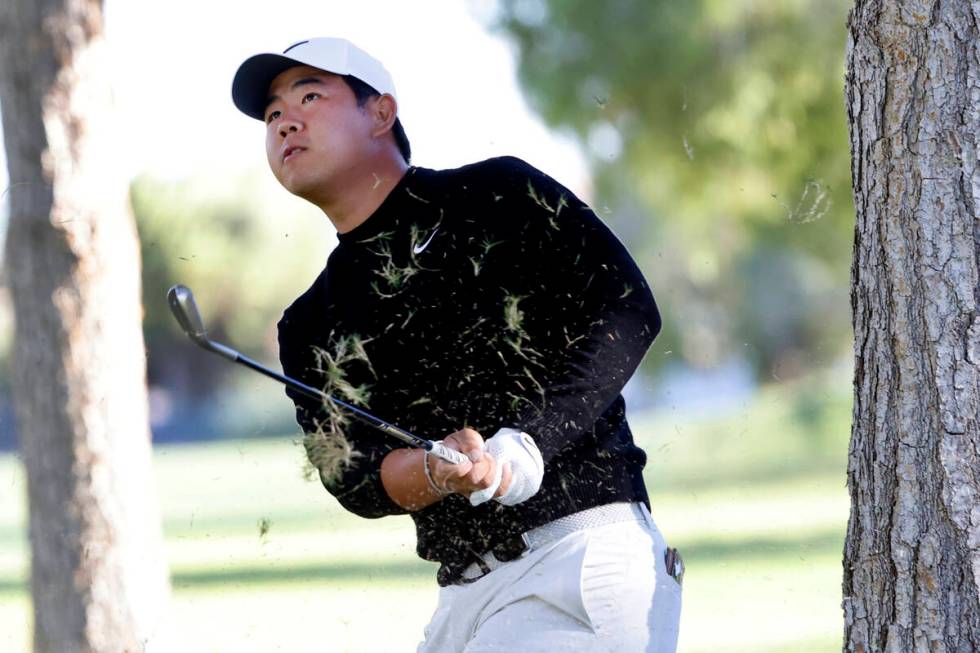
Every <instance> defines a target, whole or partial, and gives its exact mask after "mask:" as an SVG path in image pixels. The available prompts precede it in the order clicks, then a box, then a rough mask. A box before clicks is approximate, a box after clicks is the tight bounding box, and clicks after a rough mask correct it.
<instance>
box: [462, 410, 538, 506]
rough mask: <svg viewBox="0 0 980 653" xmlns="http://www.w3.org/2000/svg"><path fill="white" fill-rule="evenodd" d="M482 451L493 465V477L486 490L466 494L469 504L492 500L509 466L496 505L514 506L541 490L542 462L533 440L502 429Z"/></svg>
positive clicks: (522, 434) (526, 435)
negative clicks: (507, 479)
mask: <svg viewBox="0 0 980 653" xmlns="http://www.w3.org/2000/svg"><path fill="white" fill-rule="evenodd" d="M483 449H484V451H486V452H487V453H489V454H490V455H491V456H493V458H494V460H496V461H497V474H496V477H495V478H494V481H493V483H492V484H491V485H490V487H488V488H486V489H483V490H479V491H478V492H473V493H472V494H470V504H471V505H474V506H478V505H480V504H481V503H486V502H487V501H489V500H490V499H492V498H493V495H494V493H496V491H497V488H499V487H500V481H501V478H502V477H503V472H504V465H505V464H506V463H510V486H509V487H508V488H507V492H505V493H504V494H502V495H500V496H499V497H497V502H498V503H502V504H504V505H505V506H514V505H517V504H518V503H521V502H522V501H527V500H528V499H530V498H531V497H533V496H534V495H535V493H536V492H537V491H538V490H539V489H540V488H541V479H542V478H544V460H542V459H541V452H540V451H539V450H538V445H536V444H534V439H533V438H531V436H530V435H528V434H527V433H522V432H521V431H518V430H517V429H512V428H502V429H500V430H499V431H497V432H496V433H494V435H493V437H492V438H490V439H489V440H487V441H486V442H485V443H484V446H483Z"/></svg>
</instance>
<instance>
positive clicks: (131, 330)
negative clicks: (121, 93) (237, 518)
mask: <svg viewBox="0 0 980 653" xmlns="http://www.w3.org/2000/svg"><path fill="white" fill-rule="evenodd" d="M102 32H103V18H102V3H101V1H99V0H3V2H0V35H2V36H0V102H2V111H3V129H4V139H5V142H6V151H7V161H8V167H9V171H10V188H9V197H10V222H9V231H8V236H7V245H6V265H7V275H8V282H9V285H10V289H11V295H12V298H13V303H14V311H15V340H14V351H13V363H14V401H15V408H16V415H17V424H18V432H19V436H20V447H21V453H22V456H23V460H24V464H25V466H26V468H27V480H28V500H29V514H30V517H29V532H30V542H31V592H32V595H33V602H34V648H35V650H36V651H58V652H62V651H141V650H143V649H144V646H145V643H146V641H147V640H148V639H150V638H152V637H155V636H156V633H155V629H157V628H158V626H159V623H158V619H159V618H160V616H161V615H162V612H163V610H164V606H165V603H166V599H167V594H168V591H169V590H168V580H167V572H166V566H165V563H164V559H163V555H162V544H161V535H160V525H159V517H158V510H157V508H156V506H155V503H154V502H155V499H154V496H153V488H152V482H151V476H150V457H149V452H150V446H149V431H148V426H147V401H146V389H145V387H146V386H145V369H144V368H145V355H144V349H143V340H142V334H141V331H140V297H139V287H140V286H139V279H140V275H139V259H138V256H139V255H138V249H137V240H136V232H135V227H134V224H133V219H132V215H131V213H130V211H129V206H128V189H127V184H128V182H127V178H126V176H125V174H124V173H123V172H122V171H121V169H120V167H119V165H118V164H119V162H120V161H121V160H122V159H121V157H122V156H124V150H123V146H124V145H125V144H126V141H127V135H126V134H125V133H120V131H119V129H117V125H115V124H113V121H112V112H111V107H110V104H111V102H110V94H109V89H108V84H107V72H106V71H108V70H109V65H108V64H109V63H110V61H109V60H108V59H107V52H106V46H105V42H104V39H103V33H102Z"/></svg>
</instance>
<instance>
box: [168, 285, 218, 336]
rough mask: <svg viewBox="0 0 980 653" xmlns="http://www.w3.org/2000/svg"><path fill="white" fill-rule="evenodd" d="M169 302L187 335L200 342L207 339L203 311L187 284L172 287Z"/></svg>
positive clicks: (171, 309)
mask: <svg viewBox="0 0 980 653" xmlns="http://www.w3.org/2000/svg"><path fill="white" fill-rule="evenodd" d="M167 303H169V304H170V311H171V312H172V313H173V314H174V317H175V318H177V323H178V324H179V325H180V328H181V329H183V330H184V333H186V334H187V337H188V338H190V339H191V340H193V341H194V342H196V343H198V344H203V343H202V341H206V340H207V336H208V333H207V331H205V329H204V321H203V320H201V313H200V311H198V310H197V302H195V301H194V293H192V292H191V289H190V288H188V287H187V286H182V285H180V284H178V285H176V286H174V287H172V288H171V289H170V291H169V292H168V293H167Z"/></svg>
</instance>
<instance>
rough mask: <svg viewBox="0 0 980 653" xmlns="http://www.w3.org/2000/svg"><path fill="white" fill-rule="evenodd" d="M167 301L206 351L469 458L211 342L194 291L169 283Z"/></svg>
mask: <svg viewBox="0 0 980 653" xmlns="http://www.w3.org/2000/svg"><path fill="white" fill-rule="evenodd" d="M167 303H168V304H170V310H171V311H172V312H173V314H174V317H175V318H176V319H177V323H178V324H180V327H181V329H183V330H184V333H185V334H187V337H188V338H190V339H191V340H193V341H194V343H195V344H197V345H198V346H200V347H201V348H203V349H207V350H208V351H210V352H213V353H215V354H218V355H219V356H222V357H224V358H227V359H228V360H230V361H232V362H235V363H240V364H241V365H244V366H245V367H247V368H249V369H252V370H255V371H256V372H259V373H260V374H264V375H265V376H267V377H269V378H271V379H275V380H276V381H279V382H280V383H283V384H285V385H287V386H289V387H290V388H293V389H294V390H296V391H297V392H300V393H302V394H303V395H305V396H307V397H309V398H311V399H316V400H319V401H320V402H321V403H325V402H327V401H329V402H331V403H334V404H336V405H338V406H341V407H342V408H344V409H345V410H347V411H348V412H350V413H351V414H352V415H353V416H354V417H356V418H357V419H359V420H361V421H362V422H364V423H366V424H368V425H370V426H373V427H374V428H376V429H378V430H379V431H382V432H384V433H387V434H388V435H392V436H394V437H396V438H398V439H399V440H401V441H402V442H404V443H406V444H409V445H411V446H413V447H421V448H422V449H425V450H426V451H428V452H430V453H432V455H434V456H436V457H438V458H441V459H443V460H445V461H447V462H450V463H453V464H454V465H458V464H460V463H463V462H466V461H468V460H469V459H468V458H467V457H466V456H464V455H463V454H462V453H460V452H458V451H455V450H453V449H450V448H448V447H447V446H446V445H444V444H442V442H433V441H432V440H427V439H425V438H420V437H419V436H417V435H414V434H413V433H409V432H408V431H406V430H404V429H400V428H398V427H397V426H395V425H393V424H389V423H388V422H386V421H384V420H382V419H379V418H377V417H375V416H374V415H372V414H371V413H368V412H365V411H363V410H361V409H360V408H358V407H356V406H352V405H351V404H349V403H347V402H346V401H341V400H340V399H337V398H335V397H331V396H330V395H328V394H327V393H325V392H323V391H322V390H317V389H316V388H313V387H311V386H308V385H306V384H305V383H301V382H299V381H297V380H296V379H291V378H289V377H288V376H286V375H284V374H279V373H278V372H273V371H272V370H270V369H269V368H267V367H265V366H264V365H261V364H259V363H257V362H255V361H254V360H252V359H251V358H249V357H248V356H244V355H242V354H241V353H239V352H237V351H235V350H234V349H232V348H231V347H226V346H225V345H222V344H221V343H219V342H214V341H213V340H211V339H210V338H208V336H207V331H206V330H205V329H204V321H203V320H202V319H201V313H200V311H198V309H197V302H195V301H194V293H192V292H191V290H190V288H188V287H187V286H182V285H179V284H178V285H176V286H173V287H172V288H171V289H170V290H169V291H168V292H167Z"/></svg>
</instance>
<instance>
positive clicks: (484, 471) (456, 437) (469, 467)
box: [429, 428, 510, 497]
mask: <svg viewBox="0 0 980 653" xmlns="http://www.w3.org/2000/svg"><path fill="white" fill-rule="evenodd" d="M442 442H443V444H445V445H446V446H447V447H448V448H450V449H455V450H456V451H459V452H460V453H462V454H463V455H465V456H466V457H467V458H469V462H465V463H461V464H459V465H454V464H452V463H448V462H446V461H444V460H441V459H439V458H436V457H434V456H430V457H429V465H430V469H429V471H430V472H431V474H432V480H433V481H434V482H435V483H436V485H438V486H440V487H443V488H445V489H446V490H449V491H450V492H455V493H458V494H462V495H463V496H466V497H469V495H470V494H471V493H473V492H476V491H478V490H484V489H486V488H488V487H490V486H492V485H493V483H494V480H495V479H496V477H497V461H496V460H495V459H494V457H493V456H491V455H490V454H488V453H487V452H486V451H484V448H483V436H481V435H480V434H479V433H478V432H477V431H475V430H474V429H471V428H463V429H460V430H459V431H456V432H455V433H452V434H451V435H449V436H447V437H446V438H445V439H443V441H442ZM509 486H510V464H509V463H507V464H505V465H504V468H503V470H502V475H501V481H500V486H499V487H498V488H497V491H496V493H494V496H500V495H501V494H503V493H504V492H506V491H507V488H508V487H509Z"/></svg>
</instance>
